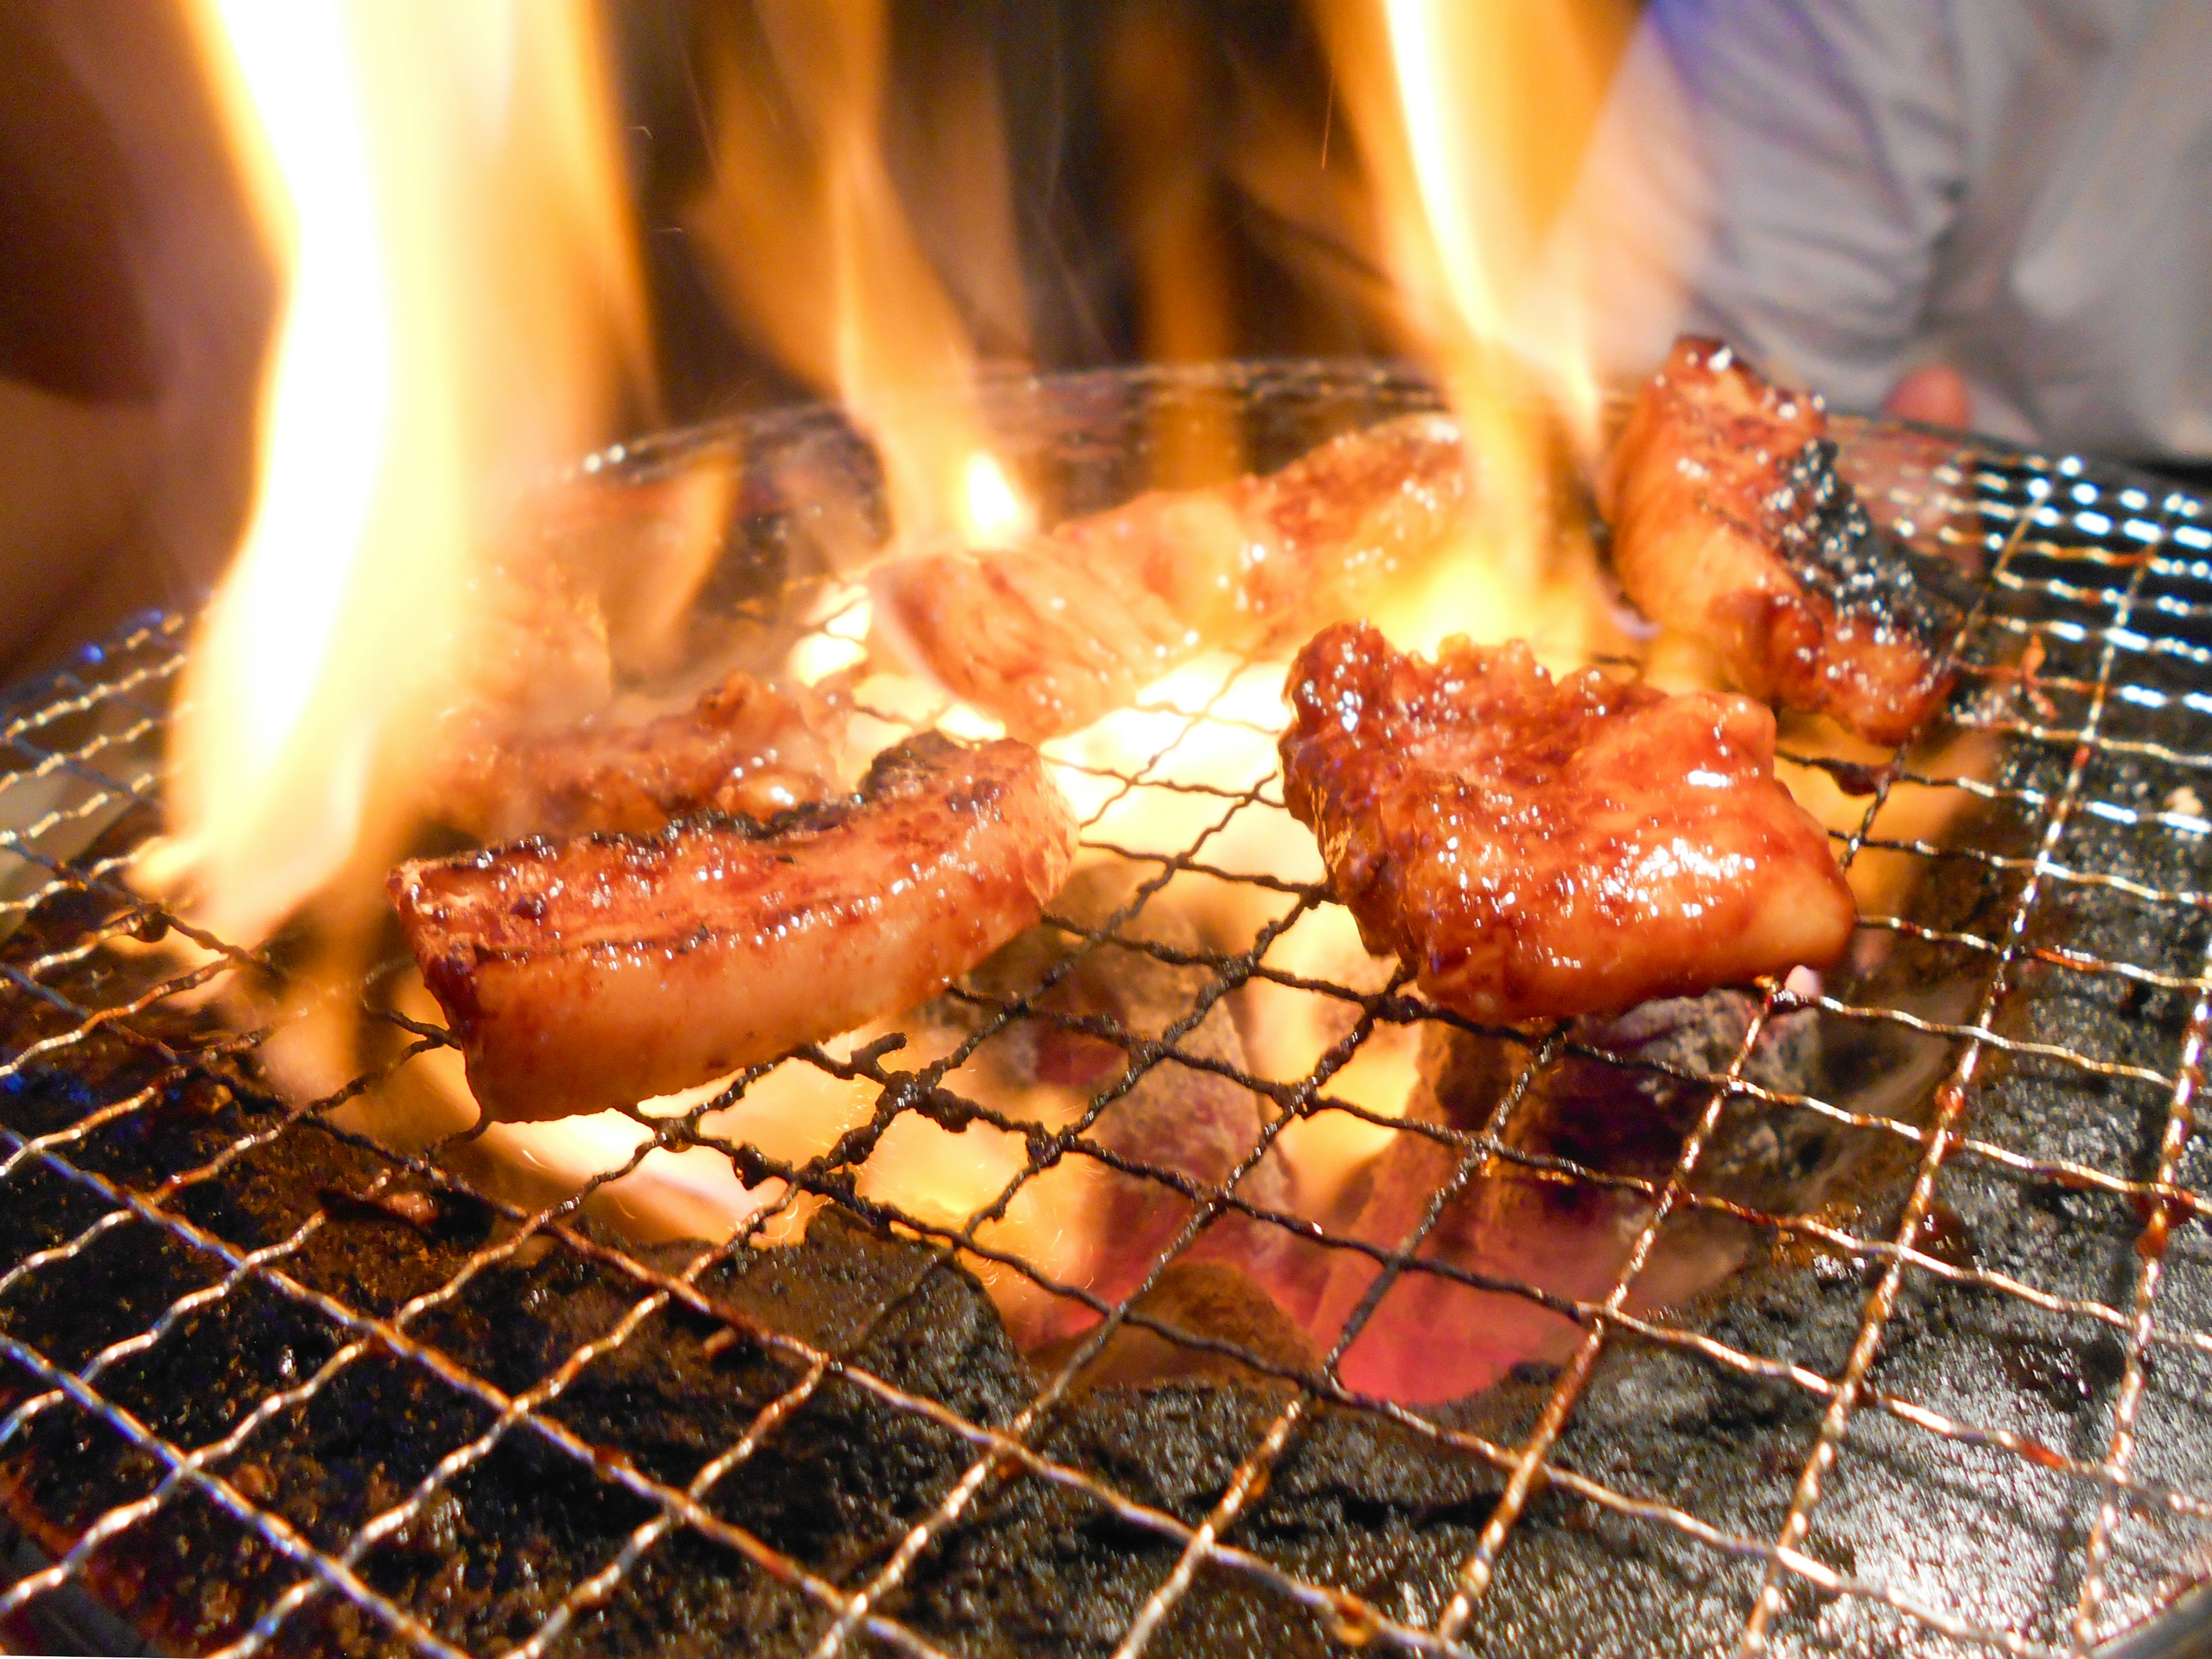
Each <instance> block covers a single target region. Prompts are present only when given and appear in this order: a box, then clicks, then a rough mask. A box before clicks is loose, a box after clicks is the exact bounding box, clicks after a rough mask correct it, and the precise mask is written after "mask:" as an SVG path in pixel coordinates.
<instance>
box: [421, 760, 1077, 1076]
mask: <svg viewBox="0 0 2212 1659" xmlns="http://www.w3.org/2000/svg"><path fill="white" fill-rule="evenodd" d="M1074 837H1075V827H1074V822H1073V815H1072V814H1071V812H1070V811H1069V809H1068V806H1067V803H1066V800H1065V799H1063V798H1062V797H1061V795H1060V791H1059V790H1058V788H1057V787H1054V784H1053V782H1052V781H1051V780H1050V779H1049V778H1048V776H1047V775H1046V774H1045V770H1044V765H1043V763H1042V760H1041V759H1040V758H1039V757H1038V756H1037V754H1036V751H1035V750H1032V749H1030V748H1028V747H1027V746H1025V745H1024V744H1018V743H1012V742H1000V743H993V744H984V745H982V746H981V747H977V748H969V747H967V746H964V745H963V744H957V743H954V742H952V741H951V739H949V738H944V737H940V736H939V735H937V734H935V733H927V734H924V735H923V736H921V737H918V738H912V739H909V740H908V742H906V743H904V744H900V745H899V746H898V747H897V748H895V749H892V750H887V751H885V752H884V754H882V755H880V756H878V757H877V759H876V763H875V764H874V766H873V767H872V769H870V771H869V775H868V777H867V779H866V781H865V782H864V784H863V786H862V789H861V793H860V795H859V796H858V797H856V798H854V799H848V800H845V801H842V802H838V803H835V804H833V805H825V806H817V807H814V808H810V809H802V810H801V811H799V812H796V813H793V814H791V815H789V816H787V817H786V818H784V819H782V820H780V821H778V822H776V823H772V824H770V825H768V826H765V827H763V826H761V825H758V824H755V823H750V822H748V821H744V820H733V819H727V818H719V817H697V818H691V819H685V820H680V821H678V822H677V823H672V824H671V825H669V826H668V827H667V828H666V829H664V830H663V831H661V832H660V833H659V834H658V835H655V836H623V835H592V836H577V837H574V838H572V839H568V840H565V841H554V840H547V839H536V840H531V841H525V842H514V843H511V844H509V845H507V846H503V847H496V848H490V849H488V850H486V851H484V852H481V853H473V854H462V855H459V856H456V857H453V858H447V859H433V860H416V861H414V862H410V863H408V864H404V865H402V866H400V867H399V868H398V870H397V871H395V872H393V873H392V899H393V902H395V904H396V905H397V906H398V910H399V917H400V921H401V924H402V926H403V927H404V929H405V931H406V933H407V938H408V942H409V944H410V945H411V946H412V947H413V949H414V951H415V956H416V960H417V962H419V963H421V965H422V977H423V979H424V981H426V982H427V983H428V986H429V987H430V990H431V992H432V993H433V994H435V996H436V997H437V999H438V1001H439V1005H440V1006H441V1007H442V1008H444V1010H445V1011H446V1015H447V1020H448V1021H449V1022H450V1024H451V1025H452V1027H453V1033H454V1035H455V1036H457V1037H458V1038H459V1040H460V1042H461V1044H462V1047H463V1048H464V1050H465V1053H466V1055H467V1059H468V1074H469V1084H470V1086H471V1089H472V1090H473V1091H475V1094H476V1097H477V1101H478V1102H479V1103H481V1104H482V1105H483V1107H484V1109H486V1110H487V1111H488V1112H489V1114H490V1115H493V1116H495V1117H501V1118H507V1119H533V1118H550V1117H561V1116H565V1115H569V1114H571V1113H577V1112H595V1111H600V1110H604V1109H608V1108H611V1107H617V1106H625V1105H629V1104H630V1103H633V1102H635V1101H637V1100H639V1099H641V1098H644V1097H649V1096H653V1095H660V1094H666V1093H668V1092H670V1091H672V1090H676V1089H682V1088H687V1087H690V1086H691V1085H696V1084H699V1083H703V1082H706V1081H708V1079H712V1078H714V1077H718V1076H720V1075H722V1074H723V1073H728V1072H732V1071H734V1070H737V1069H738V1068H739V1067H741V1066H750V1065H753V1064H756V1063H757V1062H760V1061H763V1060H773V1059H775V1057H776V1056H778V1055H780V1054H785V1053H787V1052H788V1051H789V1050H791V1049H792V1048H796V1047H798V1046H799V1045H801V1044H804V1043H807V1042H816V1041H818V1040H820V1039H821V1038H823V1037H827V1036H834V1035H836V1033H838V1032H841V1031H846V1030H852V1029H853V1028H854V1027H855V1026H858V1025H860V1024H863V1023H865V1022H866V1021H867V1020H869V1019H872V1018H876V1017H878V1016H880V1015H882V1014H885V1013H889V1012H895V1011H896V1010H898V1009H902V1008H905V1007H908V1006H912V1005H913V1004H915V1003H916V1002H919V1001H921V1000H922V999H923V998H925V997H927V996H929V995H931V994H933V993H935V992H936V991H938V990H939V989H941V988H942V987H944V986H945V984H946V983H947V982H948V981H951V979H952V978H953V977H954V976H955V975H958V974H960V973H962V972H963V971H964V970H966V969H968V968H969V967H971V966H973V965H974V964H975V963H977V962H979V961H981V959H982V958H983V957H986V956H987V955H988V954H989V953H990V952H991V951H994V950H995V949H996V948H997V947H998V946H1000V945H1003V944H1004V943H1006V940H1007V939H1011V938H1012V937H1013V936H1014V935H1015V934H1016V933H1019V932H1020V931H1021V930H1022V929H1023V928H1024V927H1028V926H1029V925H1030V923H1032V922H1034V921H1036V919H1037V916H1038V915H1039V913H1040V912H1041V910H1042V907H1043V904H1044V902H1045V901H1046V899H1048V897H1050V896H1051V895H1052V894H1053V892H1054V890H1057V889H1058V888H1059V886H1060V883H1061V882H1062V881H1063V880H1064V879H1065V878H1066V875H1067V871H1068V866H1069V863H1070V861H1071V860H1072V858H1073V852H1074Z"/></svg>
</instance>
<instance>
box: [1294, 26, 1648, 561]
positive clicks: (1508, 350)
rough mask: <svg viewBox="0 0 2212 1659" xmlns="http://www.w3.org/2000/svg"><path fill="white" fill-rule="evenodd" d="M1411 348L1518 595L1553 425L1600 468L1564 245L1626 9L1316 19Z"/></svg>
mask: <svg viewBox="0 0 2212 1659" xmlns="http://www.w3.org/2000/svg"><path fill="white" fill-rule="evenodd" d="M1317 9H1318V15H1319V19H1320V21H1321V24H1322V33H1323V34H1324V36H1325V38H1326V39H1327V41H1328V47H1329V51H1330V56H1331V62H1332V64H1334V68H1335V70H1336V75H1337V80H1336V88H1337V95H1338V96H1339V97H1340V99H1341V101H1342V106H1343V109H1344V112H1345V115H1346V122H1347V125H1349V126H1350V127H1351V128H1352V131H1353V132H1354V134H1355V135H1356V137H1357V138H1358V144H1359V149H1360V151H1361V155H1362V158H1363V160H1364V165H1365V171H1366V174H1367V179H1368V184H1369V188H1370V200H1369V202H1368V204H1367V205H1368V207H1369V209H1370V211H1371V212H1372V213H1373V215H1374V216H1375V222H1376V239H1377V241H1378V243H1379V251H1380V252H1381V254H1382V257H1383V262H1384V264H1385V265H1386V267H1387V269H1388V271H1389V276H1390V278H1391V279H1392V292H1393V299H1394V301H1395V306H1396V307H1397V309H1398V311H1399V313H1400V319H1401V329H1402V330H1403V331H1404V333H1405V335H1406V336H1407V343H1408V344H1409V345H1410V346H1411V348H1412V349H1413V350H1414V351H1415V352H1416V353H1417V354H1418V355H1419V356H1423V357H1425V359H1427V360H1428V361H1429V362H1431V363H1432V364H1433V365H1434V367H1435V368H1436V369H1437V372H1438V374H1440V376H1441V378H1442V379H1443V382H1444V384H1445V386H1446V389H1447V392H1448V393H1449V397H1450V398H1451V402H1452V404H1453V407H1454V410H1455V412H1456V413H1457V414H1458V416H1460V419H1461V421H1462V424H1463V425H1464V427H1465V428H1466V431H1467V435H1468V453H1469V455H1470V457H1471V458H1472V459H1473V461H1474V465H1475V466H1476V468H1477V470H1478V471H1479V473H1480V477H1479V479H1478V483H1479V500H1480V506H1481V513H1482V517H1483V535H1482V539H1483V540H1484V542H1485V544H1486V551H1487V554H1488V556H1489V557H1490V558H1491V559H1492V562H1494V564H1495V566H1496V568H1497V569H1498V574H1500V576H1501V577H1502V578H1503V580H1504V581H1505V582H1507V583H1508V584H1512V585H1525V584H1526V583H1528V582H1529V581H1531V580H1534V579H1536V578H1537V577H1538V576H1539V575H1540V574H1541V573H1542V572H1543V570H1544V568H1545V560H1546V550H1547V541H1548V531H1549V528H1550V525H1549V522H1548V520H1547V512H1546V502H1547V499H1548V497H1549V485H1550V482H1551V481H1550V479H1549V477H1548V476H1547V473H1548V471H1549V469H1550V467H1551V465H1552V462H1551V459H1550V454H1549V444H1550V438H1549V434H1548V430H1547V428H1548V424H1549V420H1550V416H1547V414H1546V413H1545V407H1546V406H1547V405H1549V406H1551V407H1553V408H1556V409H1557V410H1558V411H1559V414H1560V415H1561V416H1564V417H1565V420H1566V422H1567V424H1568V428H1569V436H1570V438H1571V441H1572V442H1573V444H1574V446H1575V447H1576V448H1577V450H1578V451H1579V452H1580V453H1582V455H1583V457H1584V458H1587V457H1588V456H1589V455H1590V454H1591V453H1594V452H1595V446H1596V441H1597V432H1596V422H1597V413H1598V400H1597V394H1596V387H1595V380H1594V377H1593V376H1592V374H1591V372H1590V368H1589V361H1588V354H1587V350H1586V347H1585V343H1584V339H1583V330H1582V326H1581V320H1582V319H1580V317H1579V315H1578V313H1577V307H1576V305H1575V304H1574V302H1573V295H1574V294H1575V292H1576V291H1577V289H1578V286H1579V285H1578V284H1577V283H1575V282H1574V281H1573V280H1572V277H1573V275H1574V273H1573V271H1572V270H1571V265H1572V264H1573V262H1574V260H1575V259H1576V258H1577V253H1578V251H1577V250H1576V249H1574V248H1571V247H1567V246H1561V245H1560V244H1559V243H1557V242H1555V241H1554V240H1553V239H1552V237H1551V235H1550V232H1551V231H1552V229H1553V225H1554V222H1555V220H1556V219H1557V218H1558V217H1559V212H1560V210H1561V208H1562V207H1563V206H1564V205H1565V200H1566V197H1567V193H1568V191H1569V189H1570V187H1571V184H1572V181H1573V179H1574V177H1575V174H1576V172H1577V167H1578V165H1579V162H1580V160H1581V158H1582V155H1583V151H1584V149H1585V148H1586V147H1587V144H1588V142H1589V136H1590V133H1591V131H1592V130H1593V129H1594V127H1595V124H1596V120H1597V117H1598V113H1599V111H1600V108H1601V104H1602V100H1603V95H1604V91H1605V88H1606V84H1607V78H1608V76H1609V73H1610V70H1611V68H1612V65H1613V61H1614V60H1615V59H1616V58H1617V57H1618V55H1619V52H1620V48H1621V46H1623V45H1624V43H1625V42H1626V38H1627V33H1628V26H1629V24H1630V22H1631V21H1632V13H1631V12H1630V11H1629V9H1628V8H1626V6H1624V5H1621V4H1620V3H1617V0H1516V3H1512V4H1498V3H1464V0H1334V3H1332V0H1317Z"/></svg>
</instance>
